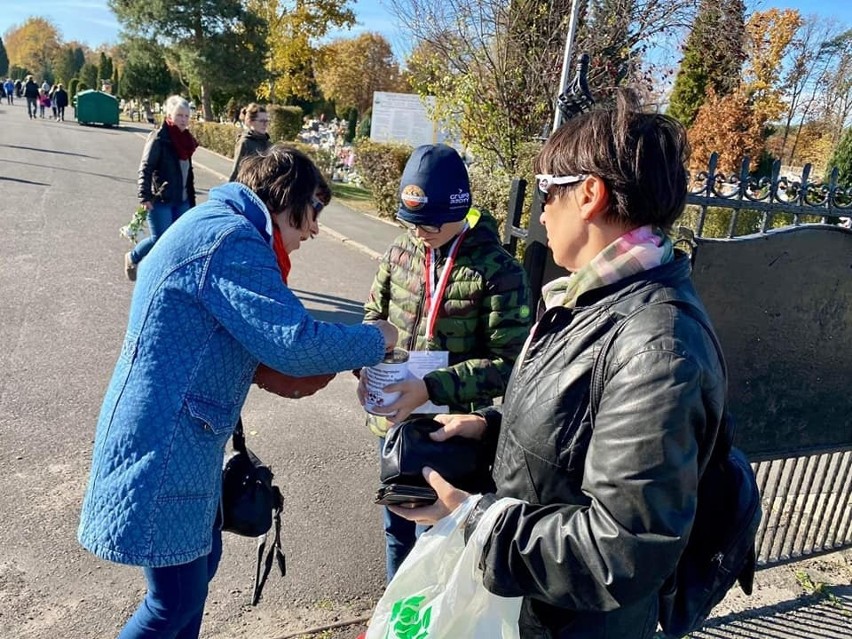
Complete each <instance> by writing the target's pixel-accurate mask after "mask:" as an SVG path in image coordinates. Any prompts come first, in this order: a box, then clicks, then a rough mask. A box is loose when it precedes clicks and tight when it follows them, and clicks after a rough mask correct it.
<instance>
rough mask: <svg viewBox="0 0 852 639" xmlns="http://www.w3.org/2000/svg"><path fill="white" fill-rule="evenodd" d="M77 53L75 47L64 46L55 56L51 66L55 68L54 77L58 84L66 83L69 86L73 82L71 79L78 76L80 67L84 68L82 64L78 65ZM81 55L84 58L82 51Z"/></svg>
mask: <svg viewBox="0 0 852 639" xmlns="http://www.w3.org/2000/svg"><path fill="white" fill-rule="evenodd" d="M76 51H77V50H76V48H75V47H74V46H73V45H67V44H64V45H62V46H61V47H60V48H59V50H58V51H57V52H56V55H54V56H53V61H52V63H51V64H52V66H53V75H54V78H55V79H56V81H57V82H65V83H66V84H67V83H68V82H70V81H71V78H73V77H74V76H76V75H77V72H78V71H79V70H80V67H82V66H83V64H82V62H81V63H80V65H79V66H78V65H77V54H76ZM80 54H81V56H80V57H81V58H82V50H80Z"/></svg>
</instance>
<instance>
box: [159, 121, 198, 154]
mask: <svg viewBox="0 0 852 639" xmlns="http://www.w3.org/2000/svg"><path fill="white" fill-rule="evenodd" d="M166 129H167V130H168V132H169V139H171V141H172V146H173V147H175V152H176V153H177V156H178V158H179V159H181V160H188V159H189V158H191V157H192V154H193V153H195V149H197V148H198V142H196V140H195V138H194V137H192V133H190V132H189V129H184V130H183V131H181V130H180V129H179V128H177V126H176V125H174V124H172V123H171V122H170V121H169V120H166Z"/></svg>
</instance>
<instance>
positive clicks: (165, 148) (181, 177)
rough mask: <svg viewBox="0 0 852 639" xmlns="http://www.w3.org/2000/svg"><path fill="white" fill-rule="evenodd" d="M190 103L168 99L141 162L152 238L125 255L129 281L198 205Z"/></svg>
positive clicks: (140, 190)
mask: <svg viewBox="0 0 852 639" xmlns="http://www.w3.org/2000/svg"><path fill="white" fill-rule="evenodd" d="M189 116H190V114H189V103H188V102H187V101H186V100H185V99H183V98H182V97H180V96H179V95H173V96H171V97H170V98H169V99H168V100H166V105H165V119H164V120H163V125H162V126H161V127H160V128H159V129H156V130H154V131H151V133H150V134H149V135H148V140H147V141H146V142H145V148H144V149H143V151H142V161H141V162H140V163H139V180H138V196H139V202H140V204H141V205H142V206H144V207H145V208H146V209H147V211H148V231H149V235H148V237H146V238H145V239H143V240H142V241H141V242H139V244H137V245H136V246H135V247H134V248H133V250H132V251H130V252H129V253H127V254H125V256H124V273H125V275H127V279H129V280H130V281H134V280H135V279H136V267H137V266H138V264H139V262H141V261H142V258H143V257H145V256H146V255H148V251H150V250H151V249H152V248H153V247H154V244H155V243H156V242H157V240H158V239H159V238H160V236H161V235H162V234H163V233H165V232H166V229H168V228H169V227H170V226H171V225H172V224H173V223H174V222H175V220H177V219H178V218H179V217H180V216H181V215H183V214H184V213H186V211H188V210H189V209H190V208H192V207H193V206H195V177H194V175H193V172H192V154H193V153H195V149H196V148H197V147H198V142H196V141H195V138H193V137H192V134H191V133H190V132H189Z"/></svg>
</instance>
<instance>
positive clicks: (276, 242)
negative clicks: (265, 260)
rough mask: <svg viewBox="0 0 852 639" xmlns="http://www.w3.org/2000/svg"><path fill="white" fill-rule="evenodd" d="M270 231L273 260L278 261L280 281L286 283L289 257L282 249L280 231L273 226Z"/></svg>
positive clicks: (275, 225) (282, 241) (276, 226)
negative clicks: (273, 253)
mask: <svg viewBox="0 0 852 639" xmlns="http://www.w3.org/2000/svg"><path fill="white" fill-rule="evenodd" d="M272 226H273V229H272V249H273V250H274V251H275V259H276V260H278V268H280V269H281V279H283V280H284V283H285V284H286V283H287V276H288V275H290V256H289V255H288V254H287V251H286V250H285V249H284V240H283V239H281V231H279V230H278V225H277V224H273V225H272Z"/></svg>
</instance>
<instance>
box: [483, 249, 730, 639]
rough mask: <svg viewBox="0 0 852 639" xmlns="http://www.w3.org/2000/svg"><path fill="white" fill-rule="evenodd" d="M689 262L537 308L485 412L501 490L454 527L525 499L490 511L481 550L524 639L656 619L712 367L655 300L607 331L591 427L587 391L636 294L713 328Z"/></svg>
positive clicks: (604, 630)
mask: <svg viewBox="0 0 852 639" xmlns="http://www.w3.org/2000/svg"><path fill="white" fill-rule="evenodd" d="M689 273H690V266H689V261H688V258H687V257H686V256H685V255H683V254H681V253H678V257H677V259H676V260H675V261H674V262H671V263H669V264H666V265H663V266H660V267H658V268H655V269H652V270H650V271H647V272H645V273H642V274H640V275H638V276H634V277H632V278H629V279H626V280H623V281H621V282H617V283H615V284H612V285H610V286H607V287H604V288H600V289H595V290H592V291H588V292H587V293H585V294H583V295H581V296H580V299H579V301H578V304H577V307H576V308H575V309H567V308H564V307H559V308H552V309H549V310H547V311H546V312H545V313H544V314H543V315H542V318H541V320H540V321H539V323H538V324H537V325H536V327H535V329H534V330H533V334H532V337H531V340H530V343H529V345H528V347H527V350H526V352H525V353H524V354H523V355H522V359H519V360H518V362H517V364H516V365H515V369H514V371H513V374H512V379H511V380H510V382H509V387H508V389H507V392H506V398H505V402H504V405H503V406H502V407H500V408H495V409H487V410H486V411H485V412H484V413H483V414H485V415H486V417H487V419H488V421H489V427H492V426H493V427H496V428H499V440H498V443H497V453H496V457H495V463H494V468H493V475H494V480H495V483H496V486H497V494H496V496H495V495H486V496H485V497H484V498H483V500H482V501H481V502H480V505H479V506H478V508H477V511H476V512H475V513H474V515H473V516H472V517H471V519H470V520H469V522H468V529H467V531H466V532H468V533H469V532H470V531H471V529H472V527H473V526H475V524H476V516H477V514H481V512H482V511H483V509H484V508H487V506H488V505H490V503H493V501H494V500H495V499H496V498H497V497H502V496H509V497H516V498H519V499H522V500H524V501H525V502H527V503H525V504H522V505H518V506H514V507H511V508H509V509H508V510H507V511H506V512H505V513H504V514H503V515H502V516H501V518H500V519H499V520H498V522H497V524H496V526H495V528H494V530H493V533H492V535H491V538H490V540H489V543H488V544H487V545H486V548H485V549H484V552H483V555H482V560H481V566H482V568H483V570H484V582H485V585H486V587H487V588H488V589H489V590H491V591H492V592H494V593H496V594H499V595H503V596H508V597H513V596H515V597H516V596H523V597H525V600H524V606H523V609H522V612H521V619H520V626H521V636H522V637H524V638H529V637H559V638H563V637H564V638H565V639H568V638H570V639H633V638H636V639H645V638H647V637H651V636H652V635H653V633H654V631H655V629H656V624H657V610H658V609H657V599H658V593H659V590H660V589H661V587H662V586H663V583H664V582H665V581H666V579H667V578H668V577H669V576H670V575H671V574H672V573H673V571H674V568H675V566H676V563H677V560H678V558H679V556H680V554H681V552H682V551H683V548H684V546H685V544H686V539H687V537H688V535H689V531H690V529H691V526H692V522H693V518H694V515H695V508H696V488H697V484H698V477H699V474H700V473H701V472H703V469H704V467H705V466H706V463H707V461H708V458H709V455H710V451H711V449H712V446H713V443H714V441H715V438H716V435H717V433H718V431H719V427H720V424H721V419H722V413H723V408H724V402H725V394H726V380H725V373H724V366H723V364H722V362H721V361H720V359H719V356H718V353H717V350H716V348H715V347H714V344H713V341H712V339H711V337H710V336H709V334H708V333H707V332H706V330H705V329H704V328H703V327H702V326H701V324H699V322H698V321H696V319H694V316H695V314H694V312H693V314H692V315H690V314H689V313H688V312H686V311H685V310H684V309H682V308H681V307H679V306H675V305H672V304H663V305H654V306H650V307H648V308H647V309H646V310H643V311H642V312H641V313H639V314H638V315H636V316H634V317H632V318H631V319H630V320H629V321H628V322H627V323H626V324H625V326H624V328H623V330H622V331H621V332H620V333H619V335H618V336H617V338H616V339H615V341H614V342H613V346H612V348H611V350H610V353H609V355H608V356H607V358H606V365H605V368H604V371H605V376H604V387H603V394H602V397H601V401H600V405H599V409H598V412H597V416H596V419H595V423H594V428H593V427H592V423H591V418H590V413H589V397H590V395H589V388H590V379H591V373H592V366H593V363H594V361H595V357H596V355H597V354H598V353H599V352H600V350H601V348H602V346H603V343H604V341H605V340H606V338H607V336H608V335H609V334H610V332H611V331H612V330H613V327H614V326H615V325H616V323H617V322H618V320H619V319H621V318H624V317H625V316H627V315H628V314H629V313H630V312H632V311H633V310H635V309H636V308H638V307H639V306H641V305H647V304H649V303H652V302H656V301H660V300H672V299H675V300H683V301H684V302H688V303H689V304H691V305H694V306H696V307H697V309H698V313H702V314H703V315H704V317H705V321H708V324H709V320H707V319H706V312H705V311H704V307H703V306H702V304H701V302H700V301H699V299H698V297H697V295H696V293H695V290H694V289H693V287H692V283H691V282H690V280H689ZM690 312H692V311H690ZM489 430H490V428H489Z"/></svg>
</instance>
